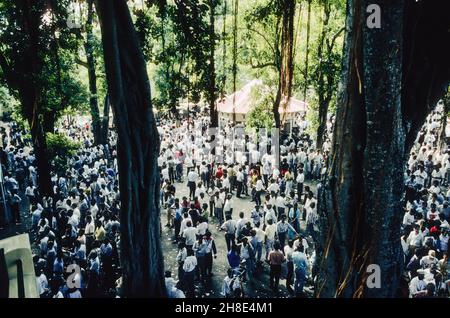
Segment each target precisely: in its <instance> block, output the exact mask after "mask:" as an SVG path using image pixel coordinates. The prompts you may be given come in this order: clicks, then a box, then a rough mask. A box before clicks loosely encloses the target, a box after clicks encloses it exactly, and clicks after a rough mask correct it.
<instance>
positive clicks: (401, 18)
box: [315, 0, 450, 297]
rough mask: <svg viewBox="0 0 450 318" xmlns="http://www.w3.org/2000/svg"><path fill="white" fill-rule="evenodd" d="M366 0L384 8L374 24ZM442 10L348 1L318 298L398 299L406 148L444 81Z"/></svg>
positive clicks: (403, 2) (408, 0) (323, 205)
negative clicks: (375, 277) (373, 278)
mask: <svg viewBox="0 0 450 318" xmlns="http://www.w3.org/2000/svg"><path fill="white" fill-rule="evenodd" d="M369 4H377V5H379V6H380V7H381V8H383V15H382V22H381V23H382V27H381V28H373V29H370V28H369V27H368V26H367V24H366V8H367V6H368V5H369ZM446 11H447V10H446V9H445V4H440V5H438V6H436V5H435V3H430V2H427V1H421V2H416V1H414V0H395V1H392V0H378V1H374V0H370V1H369V0H348V5H347V22H346V28H347V32H346V39H345V44H344V56H343V66H342V85H341V89H340V91H339V94H338V104H337V112H336V127H335V130H334V137H333V145H332V153H331V155H330V158H331V160H330V162H329V166H328V173H327V179H326V180H325V182H324V185H323V187H322V188H321V190H320V193H319V200H318V203H319V212H320V216H321V224H320V234H319V238H318V246H317V255H318V259H317V266H318V271H319V274H318V279H317V282H316V287H315V293H316V296H317V297H394V296H395V295H396V292H397V287H398V285H399V281H400V277H401V270H402V263H403V256H402V250H401V244H400V236H401V233H400V224H401V218H402V214H401V213H399V211H402V202H401V198H402V194H403V193H404V191H403V190H404V180H403V175H404V166H405V160H406V158H407V157H406V154H407V153H409V150H410V149H411V147H412V145H413V143H414V140H415V138H416V136H417V132H418V130H419V129H420V127H421V126H422V125H423V123H424V120H425V118H426V115H427V114H428V113H429V112H430V110H431V109H432V108H433V107H434V105H436V102H437V100H438V99H439V98H440V97H442V96H443V94H444V93H445V91H446V89H447V87H448V83H449V79H450V61H449V59H448V56H449V54H450V52H449V48H448V47H447V46H446V42H448V36H449V35H448V29H449V22H450V21H449V20H448V19H446V18H445V14H446V13H444V12H446ZM419 17H420V18H419ZM413 26H414V27H413ZM370 264H376V265H378V266H379V268H380V270H381V272H380V276H379V277H380V279H381V282H380V283H381V288H368V286H367V285H366V279H367V278H368V275H369V274H370V273H372V272H371V271H370V270H369V272H367V269H368V266H369V265H370Z"/></svg>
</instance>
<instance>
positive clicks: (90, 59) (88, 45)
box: [84, 0, 102, 145]
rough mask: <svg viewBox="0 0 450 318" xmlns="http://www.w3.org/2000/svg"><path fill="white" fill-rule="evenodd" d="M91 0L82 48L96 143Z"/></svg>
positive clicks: (97, 120) (98, 128)
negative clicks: (86, 70)
mask: <svg viewBox="0 0 450 318" xmlns="http://www.w3.org/2000/svg"><path fill="white" fill-rule="evenodd" d="M92 9H93V0H88V15H87V21H86V42H85V43H84V49H85V51H86V59H87V69H88V78H89V92H90V98H89V104H90V110H91V117H92V133H93V134H94V143H95V144H96V145H97V144H99V143H100V142H101V134H102V131H101V122H100V111H99V109H98V97H97V75H96V73H95V59H94V47H93V40H94V34H93V33H92V18H93V10H92Z"/></svg>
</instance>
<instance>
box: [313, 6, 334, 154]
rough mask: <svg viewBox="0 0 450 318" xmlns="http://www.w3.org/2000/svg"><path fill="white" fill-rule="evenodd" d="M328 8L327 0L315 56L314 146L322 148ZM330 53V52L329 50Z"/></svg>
mask: <svg viewBox="0 0 450 318" xmlns="http://www.w3.org/2000/svg"><path fill="white" fill-rule="evenodd" d="M330 9H331V6H330V4H329V3H328V2H324V3H323V20H322V31H321V33H320V37H319V46H318V47H317V58H318V61H319V74H318V79H317V81H318V89H317V95H318V100H319V103H318V104H319V127H318V128H317V140H316V141H317V142H316V148H317V149H319V150H320V149H322V145H323V142H324V135H325V130H326V127H327V126H326V125H327V113H328V104H329V103H328V101H327V100H325V92H326V88H325V74H324V72H323V67H322V64H323V54H322V53H323V48H324V44H325V37H326V35H327V33H328V22H329V20H330ZM329 53H331V52H329Z"/></svg>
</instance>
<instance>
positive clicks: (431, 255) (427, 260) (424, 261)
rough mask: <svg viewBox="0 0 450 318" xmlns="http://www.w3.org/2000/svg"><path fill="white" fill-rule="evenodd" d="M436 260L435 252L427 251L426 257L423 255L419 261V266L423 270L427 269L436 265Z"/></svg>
mask: <svg viewBox="0 0 450 318" xmlns="http://www.w3.org/2000/svg"><path fill="white" fill-rule="evenodd" d="M437 262H438V259H437V258H436V252H435V251H434V250H430V251H428V255H425V256H424V257H422V258H421V259H420V266H421V267H422V268H423V269H425V268H429V267H431V266H432V265H436V264H437Z"/></svg>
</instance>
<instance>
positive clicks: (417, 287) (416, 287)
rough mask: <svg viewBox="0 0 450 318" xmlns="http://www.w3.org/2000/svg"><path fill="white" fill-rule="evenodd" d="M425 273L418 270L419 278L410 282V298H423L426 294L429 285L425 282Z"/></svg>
mask: <svg viewBox="0 0 450 318" xmlns="http://www.w3.org/2000/svg"><path fill="white" fill-rule="evenodd" d="M424 278H425V271H424V270H423V269H419V270H417V276H416V277H414V278H413V279H411V281H410V282H409V297H410V298H417V297H422V296H423V295H424V294H425V293H424V292H426V289H427V284H426V282H425V279H424Z"/></svg>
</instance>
